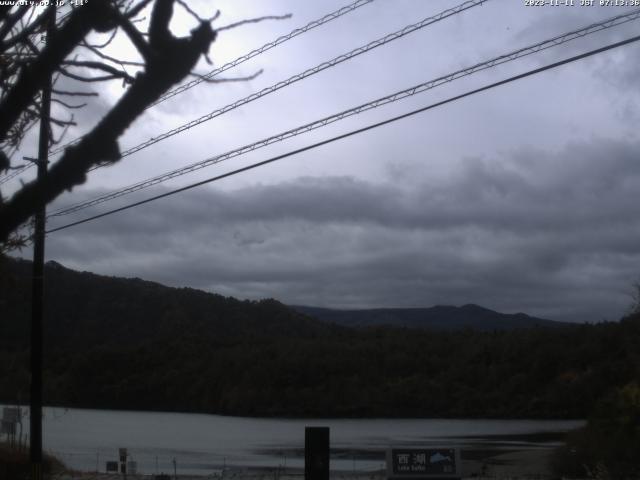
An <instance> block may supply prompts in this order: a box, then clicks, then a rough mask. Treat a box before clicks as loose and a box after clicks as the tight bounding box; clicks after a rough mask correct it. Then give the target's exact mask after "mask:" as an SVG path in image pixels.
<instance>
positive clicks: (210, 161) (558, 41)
mask: <svg viewBox="0 0 640 480" xmlns="http://www.w3.org/2000/svg"><path fill="white" fill-rule="evenodd" d="M638 18H640V9H638V10H636V11H634V12H630V13H628V14H625V15H618V16H616V17H612V18H609V19H607V20H603V21H601V22H598V23H595V24H591V25H589V26H587V27H584V28H581V29H579V30H574V31H571V32H568V33H565V34H562V35H558V36H556V37H553V38H551V39H548V40H544V41H542V42H539V43H536V44H533V45H531V46H528V47H524V48H520V49H518V50H515V51H512V52H510V53H507V54H504V55H500V56H498V57H495V58H492V59H490V60H487V61H484V62H481V63H477V64H475V65H473V66H471V67H467V68H464V69H461V70H457V71H455V72H453V73H450V74H447V75H445V76H442V77H438V78H436V79H433V80H429V81H427V82H424V83H421V84H419V85H416V86H413V87H411V88H408V89H405V90H401V91H399V92H396V93H393V94H391V95H387V96H385V97H381V98H378V99H376V100H373V101H370V102H368V103H365V104H362V105H359V106H357V107H353V108H350V109H348V110H345V111H342V112H340V113H336V114H334V115H331V116H328V117H325V118H322V119H320V120H316V121H314V122H311V123H308V124H305V125H302V126H300V127H296V128H294V129H292V130H288V131H285V132H282V133H279V134H277V135H273V136H271V137H268V138H266V139H262V140H259V141H257V142H254V143H251V144H248V145H244V146H242V147H239V148H237V149H234V150H231V151H228V152H226V153H223V154H219V155H215V156H213V157H209V158H207V159H205V160H201V161H199V162H196V163H193V164H191V165H188V166H185V167H182V168H179V169H176V170H173V171H170V172H167V173H164V174H161V175H158V176H156V177H153V178H150V179H147V180H144V181H141V182H138V183H135V184H132V185H129V186H127V187H124V188H121V189H119V190H116V191H115V192H111V193H108V194H106V195H102V196H100V197H97V198H94V199H92V200H87V201H85V202H81V203H78V204H76V205H73V206H71V207H67V208H64V209H60V210H57V211H55V212H53V213H52V214H51V215H50V216H61V215H67V214H70V213H74V212H77V211H79V210H82V209H85V208H88V207H91V206H94V205H98V204H100V203H104V202H106V201H109V200H112V199H114V198H118V197H121V196H124V195H127V194H130V193H133V192H136V191H138V190H142V189H145V188H148V187H151V186H153V185H157V184H159V183H162V182H165V181H167V180H169V179H172V178H175V177H179V176H181V175H185V174H187V173H191V172H193V171H196V170H200V169H202V168H205V167H208V166H210V165H214V164H217V163H220V162H223V161H225V160H229V159H231V158H234V157H238V156H240V155H243V154H245V153H248V152H251V151H254V150H257V149H259V148H263V147H266V146H268V145H271V144H273V143H276V142H280V141H283V140H286V139H288V138H292V137H295V136H297V135H300V134H303V133H307V132H309V131H312V130H315V129H318V128H321V127H324V126H326V125H329V124H331V123H334V122H336V121H339V120H342V119H344V118H347V117H350V116H353V115H357V114H360V113H362V112H365V111H368V110H372V109H374V108H378V107H380V106H382V105H386V104H389V103H393V102H396V101H398V100H401V99H403V98H407V97H410V96H413V95H416V94H418V93H421V92H424V91H427V90H430V89H433V88H436V87H438V86H440V85H443V84H445V83H449V82H452V81H454V80H457V79H459V78H462V77H465V76H468V75H472V74H474V73H477V72H479V71H482V70H486V69H489V68H493V67H495V66H497V65H501V64H503V63H506V62H510V61H513V60H516V59H518V58H522V57H524V56H527V55H531V54H533V53H537V52H539V51H542V50H546V49H548V48H552V47H555V46H558V45H562V44H563V43H566V42H568V41H571V40H574V39H576V38H582V37H584V36H585V35H588V34H591V33H594V32H598V31H601V30H603V29H605V28H611V27H613V26H618V25H621V24H623V23H626V22H629V21H631V20H636V19H638Z"/></svg>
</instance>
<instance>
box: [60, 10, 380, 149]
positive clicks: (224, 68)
mask: <svg viewBox="0 0 640 480" xmlns="http://www.w3.org/2000/svg"><path fill="white" fill-rule="evenodd" d="M373 1H374V0H356V1H355V2H353V3H351V4H349V5H346V6H344V7H342V8H339V9H338V10H335V11H334V12H331V13H328V14H326V15H325V16H323V17H322V18H318V19H316V20H313V21H311V22H309V23H307V24H306V25H305V26H304V27H300V28H296V29H294V30H292V31H291V32H289V33H287V34H286V35H282V36H280V37H278V38H276V39H275V40H272V41H271V42H269V43H266V44H264V45H262V46H261V47H259V48H256V49H255V50H251V51H250V52H249V53H246V54H245V55H242V56H240V57H238V58H236V59H235V60H232V61H231V62H228V63H225V64H224V65H222V66H221V67H219V68H216V69H214V70H212V71H210V72H209V73H207V74H205V75H203V76H202V77H200V78H196V79H195V80H191V81H190V82H187V83H185V84H183V85H180V86H178V87H176V88H174V89H173V90H170V91H168V92H166V93H165V94H164V95H162V96H161V97H160V98H159V99H158V100H156V101H155V102H154V103H152V104H151V105H149V106H148V107H147V108H151V107H153V106H155V105H157V104H159V103H162V102H164V101H165V100H168V99H169V98H171V97H174V96H176V95H178V94H180V93H182V92H185V91H187V90H189V89H191V88H193V87H195V86H196V85H198V84H200V83H202V82H203V81H205V79H211V78H213V77H215V76H217V75H219V74H220V73H222V72H225V71H227V70H229V69H231V68H233V67H237V66H238V65H240V64H242V63H244V62H246V61H247V60H250V59H252V58H254V57H256V56H258V55H260V54H262V53H264V52H266V51H268V50H271V49H272V48H275V47H277V46H278V45H282V44H283V43H285V42H287V41H289V40H291V39H292V38H295V37H297V36H299V35H302V34H303V33H306V32H308V31H309V30H313V29H314V28H316V27H319V26H321V25H324V24H325V23H329V22H331V21H333V20H335V19H337V18H340V17H341V16H343V15H346V14H347V13H351V12H353V11H354V10H356V9H358V8H360V7H362V6H364V5H368V4H369V3H371V2H373ZM82 138H83V137H78V138H76V139H75V140H72V141H70V142H68V143H66V144H65V145H62V146H61V147H58V148H56V149H55V150H53V151H52V152H51V154H52V155H55V154H57V153H59V152H61V151H63V150H64V149H65V148H67V147H68V146H70V145H73V144H75V143H78V142H79V141H80V140H82Z"/></svg>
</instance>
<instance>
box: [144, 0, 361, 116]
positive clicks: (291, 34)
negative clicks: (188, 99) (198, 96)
mask: <svg viewBox="0 0 640 480" xmlns="http://www.w3.org/2000/svg"><path fill="white" fill-rule="evenodd" d="M371 2H373V0H356V1H355V2H353V3H352V4H350V5H347V6H345V7H342V8H340V9H338V10H336V11H334V12H331V13H328V14H327V15H325V16H324V17H322V18H319V19H317V20H313V21H312V22H309V23H307V24H306V25H305V26H304V27H301V28H296V29H295V30H292V31H291V32H289V33H287V34H286V35H282V36H280V37H278V38H276V39H275V40H273V41H271V42H269V43H266V44H264V45H263V46H261V47H259V48H256V49H255V50H252V51H250V52H249V53H247V54H245V55H242V56H241V57H238V58H236V59H235V60H233V61H231V62H229V63H225V64H224V65H222V66H221V67H219V68H216V69H215V70H212V71H210V72H209V73H207V74H206V75H203V76H202V77H201V78H197V79H195V80H192V81H190V82H188V83H185V84H183V85H180V86H179V87H176V88H174V89H173V90H170V91H168V92H167V93H165V94H164V95H162V96H161V97H160V98H159V99H158V100H156V101H155V102H154V103H152V104H151V105H150V107H153V106H155V105H157V104H159V103H162V102H164V101H165V100H168V99H169V98H171V97H173V96H175V95H178V94H180V93H182V92H185V91H187V90H189V89H191V88H193V87H195V86H196V85H198V84H200V83H202V82H203V81H205V79H211V78H213V77H215V76H216V75H219V74H220V73H222V72H225V71H227V70H229V69H230V68H233V67H236V66H238V65H240V64H242V63H244V62H246V61H247V60H250V59H252V58H253V57H256V56H258V55H260V54H262V53H264V52H266V51H268V50H271V49H272V48H275V47H277V46H278V45H282V44H283V43H285V42H287V41H289V40H291V39H292V38H295V37H297V36H299V35H302V34H303V33H306V32H308V31H309V30H312V29H314V28H316V27H319V26H321V25H324V24H325V23H328V22H331V21H332V20H335V19H336V18H339V17H341V16H343V15H346V14H347V13H350V12H353V11H354V10H356V9H358V8H360V7H362V6H364V5H367V4H369V3H371Z"/></svg>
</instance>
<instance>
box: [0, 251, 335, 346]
mask: <svg viewBox="0 0 640 480" xmlns="http://www.w3.org/2000/svg"><path fill="white" fill-rule="evenodd" d="M7 266H8V269H9V271H10V274H11V281H10V283H9V285H8V286H7V289H6V291H5V295H3V297H4V302H3V303H4V305H2V306H0V308H2V310H1V312H2V313H1V314H0V317H1V318H7V319H11V322H10V323H9V324H6V325H3V330H4V331H3V332H2V335H0V345H2V346H3V347H5V348H8V347H10V346H11V345H12V344H14V345H24V342H25V341H26V338H27V327H28V323H29V322H28V319H29V312H30V309H29V308H30V307H29V301H30V300H29V299H30V295H31V290H30V283H29V282H30V275H31V262H28V261H24V260H9V262H8V265H7ZM45 272H46V289H45V293H46V296H45V305H46V308H45V312H46V314H45V316H46V321H45V335H46V337H47V340H48V344H49V346H51V347H52V348H67V347H68V348H77V347H78V345H92V346H94V347H97V346H102V345H119V346H126V345H139V344H140V343H141V342H149V341H152V340H163V341H169V340H172V339H177V338H180V337H190V336H195V337H202V338H206V339H207V340H208V341H209V342H212V343H214V344H215V343H216V342H220V341H223V340H225V341H226V340H229V339H239V338H253V337H255V338H263V339H264V338H269V337H273V336H281V335H292V336H296V337H306V336H316V335H322V334H326V333H327V332H329V331H331V330H332V329H333V328H334V327H332V326H331V325H327V324H326V323H321V322H319V321H315V320H312V319H311V318H309V317H307V316H306V315H303V314H300V313H297V312H295V311H293V310H291V309H289V308H288V307H286V306H285V305H283V304H281V303H280V302H277V301H275V300H271V299H269V300H261V301H255V302H254V301H240V300H237V299H234V298H231V297H223V296H221V295H216V294H212V293H207V292H203V291H201V290H195V289H191V288H171V287H166V286H164V285H160V284H158V283H154V282H149V281H145V280H141V279H139V278H118V277H107V276H103V275H96V274H93V273H89V272H77V271H74V270H71V269H67V268H65V267H63V266H62V265H60V264H58V263H56V262H48V263H47V264H46V266H45ZM2 301H3V299H2V298H0V302H2Z"/></svg>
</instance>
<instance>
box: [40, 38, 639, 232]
mask: <svg viewBox="0 0 640 480" xmlns="http://www.w3.org/2000/svg"><path fill="white" fill-rule="evenodd" d="M638 40H640V35H637V36H635V37H631V38H628V39H626V40H623V41H620V42H616V43H613V44H610V45H606V46H604V47H600V48H597V49H594V50H590V51H588V52H586V53H582V54H580V55H575V56H573V57H569V58H567V59H564V60H560V61H558V62H554V63H551V64H548V65H545V66H543V67H539V68H535V69H533V70H529V71H527V72H525V73H521V74H519V75H514V76H512V77H509V78H507V79H504V80H500V81H498V82H494V83H491V84H488V85H485V86H484V87H480V88H476V89H474V90H470V91H468V92H465V93H462V94H460V95H456V96H454V97H450V98H448V99H446V100H442V101H440V102H436V103H433V104H431V105H428V106H426V107H422V108H419V109H417V110H413V111H411V112H408V113H404V114H402V115H398V116H396V117H392V118H389V119H387V120H383V121H381V122H377V123H374V124H371V125H367V126H366V127H362V128H359V129H357V130H352V131H350V132H347V133H344V134H342V135H338V136H335V137H332V138H329V139H327V140H323V141H321V142H317V143H314V144H311V145H307V146H306V147H302V148H298V149H296V150H292V151H290V152H287V153H284V154H281V155H277V156H275V157H271V158H269V159H267V160H263V161H261V162H258V163H254V164H252V165H248V166H246V167H242V168H238V169H236V170H233V171H231V172H227V173H224V174H222V175H217V176H215V177H211V178H208V179H206V180H201V181H199V182H196V183H192V184H190V185H186V186H184V187H180V188H177V189H175V190H171V191H169V192H165V193H162V194H160V195H156V196H153V197H150V198H147V199H145V200H141V201H139V202H134V203H131V204H129V205H125V206H123V207H120V208H115V209H113V210H109V211H107V212H104V213H101V214H99V215H94V216H92V217H88V218H85V219H83V220H78V221H77V222H72V223H68V224H66V225H62V226H60V227H56V228H52V229H50V230H48V231H47V232H46V233H54V232H58V231H60V230H64V229H67V228H71V227H74V226H76V225H81V224H83V223H87V222H90V221H92V220H96V219H98V218H102V217H106V216H108V215H112V214H114V213H118V212H122V211H124V210H128V209H130V208H133V207H137V206H139V205H144V204H146V203H150V202H153V201H155V200H159V199H161V198H165V197H169V196H171V195H175V194H177V193H180V192H184V191H186V190H191V189H193V188H196V187H199V186H202V185H206V184H208V183H212V182H215V181H217V180H221V179H223V178H227V177H231V176H233V175H237V174H239V173H243V172H246V171H248V170H253V169H255V168H258V167H261V166H264V165H268V164H270V163H273V162H276V161H278V160H282V159H284V158H287V157H291V156H293V155H297V154H299V153H302V152H306V151H308V150H312V149H314V148H318V147H321V146H323V145H327V144H330V143H333V142H336V141H338V140H342V139H345V138H348V137H351V136H354V135H357V134H360V133H364V132H366V131H369V130H373V129H374V128H378V127H381V126H383V125H388V124H390V123H393V122H396V121H398V120H402V119H404V118H408V117H411V116H413V115H417V114H418V113H422V112H426V111H428V110H432V109H434V108H437V107H440V106H443V105H446V104H448V103H452V102H454V101H457V100H460V99H463V98H465V97H469V96H471V95H475V94H477V93H481V92H484V91H487V90H490V89H493V88H496V87H499V86H502V85H506V84H508V83H511V82H514V81H516V80H521V79H523V78H526V77H530V76H532V75H536V74H539V73H542V72H545V71H547V70H551V69H553V68H557V67H560V66H562V65H566V64H568V63H572V62H575V61H578V60H582V59H584V58H587V57H591V56H593V55H597V54H599V53H603V52H606V51H608V50H612V49H614V48H618V47H621V46H623V45H628V44H630V43H634V42H637V41H638Z"/></svg>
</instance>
